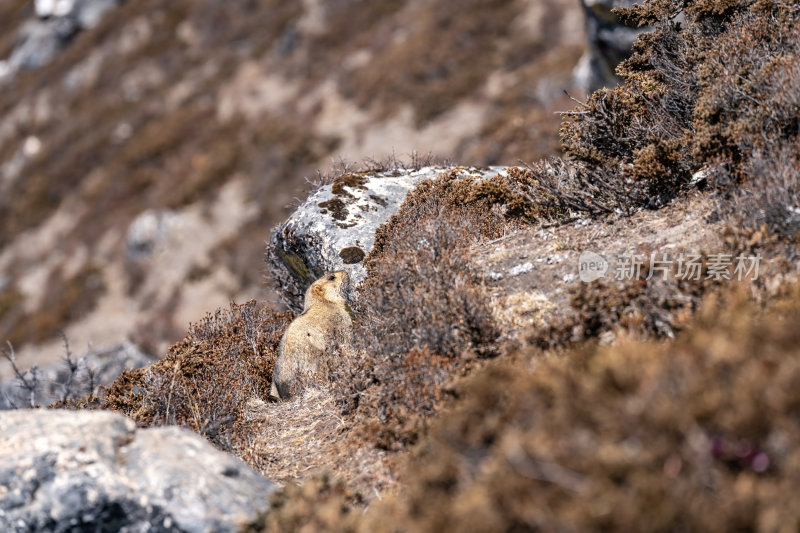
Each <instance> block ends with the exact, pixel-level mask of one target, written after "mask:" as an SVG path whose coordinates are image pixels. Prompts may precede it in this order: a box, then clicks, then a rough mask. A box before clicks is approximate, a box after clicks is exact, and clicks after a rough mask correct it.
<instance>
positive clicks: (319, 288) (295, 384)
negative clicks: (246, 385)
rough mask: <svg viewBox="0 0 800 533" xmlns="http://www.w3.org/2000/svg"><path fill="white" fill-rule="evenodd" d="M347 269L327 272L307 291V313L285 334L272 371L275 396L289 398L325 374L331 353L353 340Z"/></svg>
mask: <svg viewBox="0 0 800 533" xmlns="http://www.w3.org/2000/svg"><path fill="white" fill-rule="evenodd" d="M349 280H350V277H349V276H348V274H347V272H344V271H339V272H334V273H333V274H326V275H325V276H323V277H322V278H320V279H318V280H317V281H315V282H314V283H313V284H312V285H311V287H309V288H308V291H306V299H305V305H304V307H303V313H302V314H301V315H300V316H298V317H297V318H296V319H295V320H294V321H293V322H292V323H291V324H289V327H288V328H287V329H286V332H285V333H284V334H283V339H282V340H281V345H280V351H279V353H278V359H277V361H275V368H274V369H273V371H272V386H271V388H270V397H271V398H272V399H283V400H285V399H287V398H289V397H291V396H293V395H294V394H296V393H297V392H299V391H300V390H302V388H303V387H305V386H306V385H309V384H310V383H313V382H317V381H319V380H320V378H323V377H324V374H325V371H326V370H327V369H328V368H330V353H331V351H332V350H333V349H335V348H336V347H337V346H341V345H343V344H345V343H347V342H349V340H350V336H351V334H352V327H353V323H352V320H351V318H350V313H349V311H348V308H347V302H346V301H345V298H344V294H345V290H346V287H347V284H348V282H349Z"/></svg>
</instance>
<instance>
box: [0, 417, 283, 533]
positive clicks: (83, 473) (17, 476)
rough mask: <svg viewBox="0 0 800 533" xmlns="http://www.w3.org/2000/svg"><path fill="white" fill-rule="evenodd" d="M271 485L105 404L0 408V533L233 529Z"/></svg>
mask: <svg viewBox="0 0 800 533" xmlns="http://www.w3.org/2000/svg"><path fill="white" fill-rule="evenodd" d="M273 489H274V485H273V484H272V483H271V482H269V481H268V480H267V479H266V478H264V477H262V476H261V475H260V474H258V473H256V472H255V471H253V470H252V469H250V467H248V466H247V465H245V464H244V463H243V462H242V461H240V460H239V459H237V458H235V457H233V456H232V455H229V454H226V453H223V452H221V451H218V450H216V449H214V448H213V447H212V446H211V445H210V444H209V443H208V442H206V441H205V440H204V439H203V438H202V437H200V436H199V435H197V434H195V433H192V432H191V431H189V430H187V429H184V428H179V427H174V426H173V427H160V428H150V429H136V428H135V425H134V423H133V422H132V421H130V420H128V419H127V418H125V417H123V416H121V415H118V414H115V413H110V412H105V411H60V410H26V411H21V410H19V411H7V412H3V413H2V414H0V531H4V532H9V533H17V532H23V531H24V532H26V533H29V532H45V531H47V532H52V533H61V532H66V531H120V532H128V533H133V532H145V531H147V532H150V533H157V532H175V533H179V532H187V533H188V532H191V533H211V532H228V531H230V532H233V531H238V530H239V528H240V527H241V526H242V525H243V524H244V523H246V522H248V521H250V520H252V519H253V518H255V517H256V515H257V514H258V513H261V512H265V511H267V510H268V508H269V503H268V496H269V493H270V492H271V491H272V490H273Z"/></svg>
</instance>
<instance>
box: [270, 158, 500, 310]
mask: <svg viewBox="0 0 800 533" xmlns="http://www.w3.org/2000/svg"><path fill="white" fill-rule="evenodd" d="M503 168H504V167H489V168H484V169H475V168H463V171H464V175H470V176H475V177H477V178H479V179H486V178H489V177H491V176H495V175H497V174H498V173H500V172H502V171H503ZM448 170H450V168H446V167H423V168H420V169H419V170H407V169H397V170H392V171H387V172H373V173H369V172H359V173H351V174H345V175H344V176H342V177H339V178H337V179H336V180H334V181H333V182H332V183H328V184H326V185H323V186H321V187H319V188H318V189H317V190H316V191H314V192H313V193H311V195H309V197H308V198H307V199H306V201H305V202H303V204H302V205H301V206H300V207H298V208H297V209H296V210H295V211H294V212H293V213H292V215H291V216H290V217H289V219H288V220H286V221H285V222H284V223H282V224H281V225H280V226H278V228H277V230H276V232H275V234H274V236H273V238H272V242H271V244H270V245H269V246H268V248H267V262H268V263H269V264H270V265H271V267H272V271H273V274H274V275H275V277H276V278H277V281H278V282H279V283H280V286H281V293H282V297H283V298H284V301H285V303H286V304H287V305H288V306H289V307H291V308H294V309H302V307H303V297H304V295H305V291H306V289H307V288H308V287H309V285H311V283H313V282H314V280H316V279H317V278H319V277H320V276H322V275H323V274H325V273H326V272H334V271H338V270H346V271H347V272H348V273H349V274H350V281H351V285H352V287H356V286H358V285H359V284H360V283H361V282H362V281H364V279H365V278H366V275H367V272H366V269H365V268H364V265H363V259H364V258H365V257H366V256H367V255H369V253H370V251H371V250H372V247H373V245H374V243H375V231H376V230H377V229H378V228H379V227H380V226H381V225H382V224H384V223H385V222H387V221H388V220H389V218H390V217H391V216H392V215H394V214H395V213H396V212H397V210H398V209H399V208H400V206H401V205H402V203H403V201H405V198H406V195H407V194H408V193H409V192H410V191H411V190H413V189H414V188H415V187H416V186H417V185H418V184H419V183H420V182H421V181H423V180H427V179H433V178H435V177H437V176H438V175H439V174H441V173H442V172H445V171H448Z"/></svg>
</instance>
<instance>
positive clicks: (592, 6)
mask: <svg viewBox="0 0 800 533" xmlns="http://www.w3.org/2000/svg"><path fill="white" fill-rule="evenodd" d="M635 3H636V0H582V4H583V11H584V15H585V17H586V36H587V38H588V41H589V42H588V48H587V50H586V53H585V54H584V55H583V57H582V58H581V60H580V62H579V63H578V66H576V67H575V72H574V78H575V84H576V85H577V86H578V87H580V88H581V89H583V90H585V91H586V92H592V91H595V90H597V89H600V88H602V87H614V86H615V85H617V84H618V83H619V81H620V80H619V78H618V77H617V75H616V74H615V69H616V68H617V65H619V64H620V63H621V62H622V61H623V60H625V59H627V58H628V57H630V55H631V52H632V51H633V43H634V41H636V37H637V36H638V35H639V33H641V32H642V31H647V28H632V27H628V26H625V25H624V24H622V23H621V22H620V20H619V19H618V18H617V16H616V15H614V14H613V13H612V12H611V10H612V9H614V8H617V7H631V6H632V5H633V4H635Z"/></svg>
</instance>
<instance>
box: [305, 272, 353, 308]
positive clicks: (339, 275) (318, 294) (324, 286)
mask: <svg viewBox="0 0 800 533" xmlns="http://www.w3.org/2000/svg"><path fill="white" fill-rule="evenodd" d="M349 284H350V275H349V274H348V273H347V272H345V271H344V270H340V271H339V272H333V273H332V274H325V275H324V276H322V277H321V278H319V279H318V280H317V281H315V282H314V283H312V284H311V287H309V288H308V291H306V301H305V305H304V306H303V310H304V311H305V310H306V309H308V308H309V307H311V306H312V305H313V304H315V303H317V302H328V303H334V304H342V305H344V304H345V303H346V300H345V294H346V292H347V289H348V285H349Z"/></svg>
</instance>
